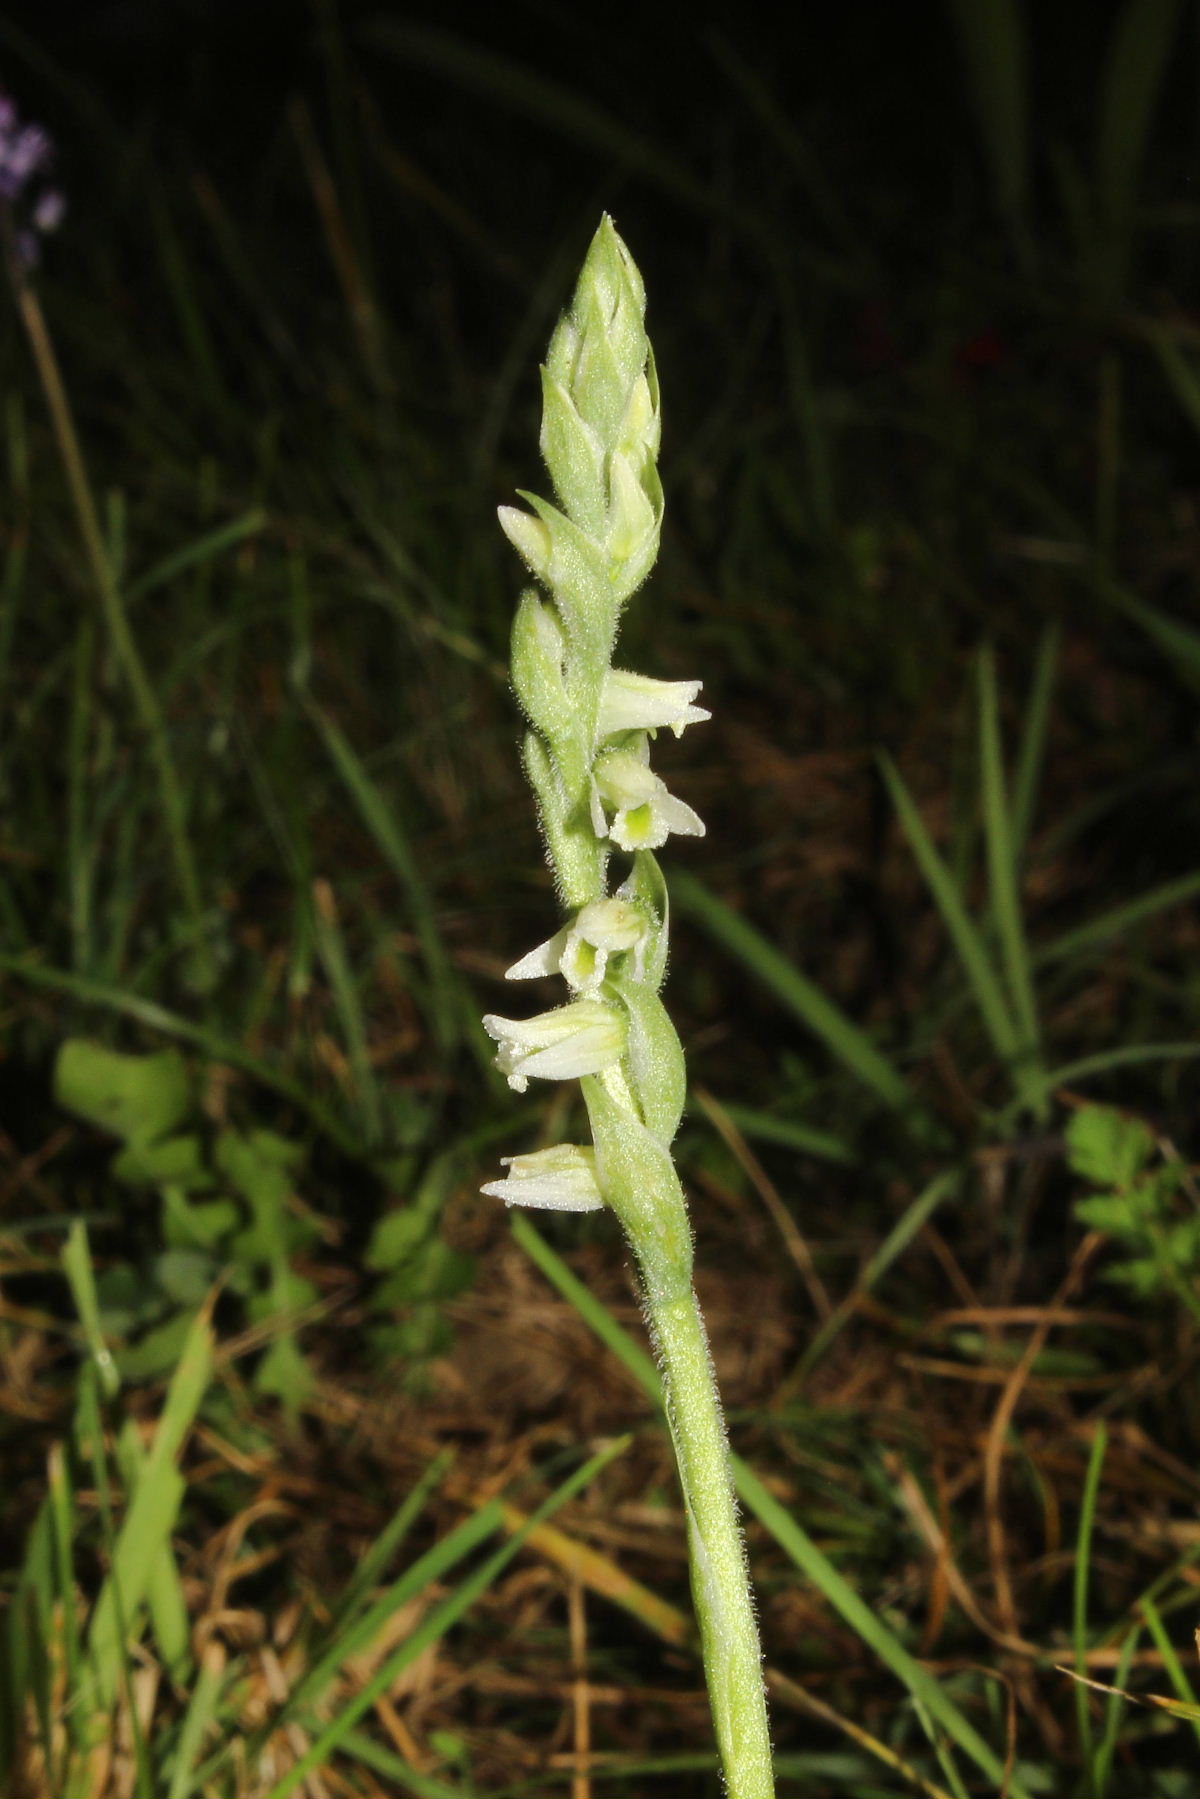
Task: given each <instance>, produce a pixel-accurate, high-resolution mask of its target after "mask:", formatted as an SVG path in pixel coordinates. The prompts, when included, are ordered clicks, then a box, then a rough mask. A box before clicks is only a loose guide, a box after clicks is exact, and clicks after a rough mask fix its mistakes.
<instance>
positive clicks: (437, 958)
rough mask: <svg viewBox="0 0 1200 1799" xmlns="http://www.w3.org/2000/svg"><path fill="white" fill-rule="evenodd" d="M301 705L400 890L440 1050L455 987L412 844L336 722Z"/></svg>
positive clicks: (450, 1035) (451, 1037)
mask: <svg viewBox="0 0 1200 1799" xmlns="http://www.w3.org/2000/svg"><path fill="white" fill-rule="evenodd" d="M305 710H306V711H307V713H308V716H309V718H310V719H311V720H312V722H313V724H314V726H315V727H316V729H317V731H318V732H319V734H320V736H321V739H322V741H323V742H324V744H325V747H326V749H327V750H328V752H329V756H330V760H331V761H332V762H333V765H334V767H335V768H336V769H337V772H338V774H339V775H340V776H341V778H342V781H343V783H344V785H345V788H346V791H347V793H348V794H349V795H350V798H351V799H352V800H353V801H354V804H355V805H356V806H357V808H358V812H359V816H360V818H361V819H362V821H363V823H364V824H365V825H366V827H367V829H368V831H369V832H370V833H371V836H372V838H373V839H374V841H375V845H376V848H377V849H378V850H379V851H380V852H381V854H382V855H383V858H384V860H385V861H386V862H387V864H388V867H389V868H390V869H391V871H392V873H393V874H394V875H395V877H396V879H397V880H398V881H399V883H400V886H401V888H402V889H403V892H404V895H405V898H406V899H407V901H408V905H409V910H410V913H411V916H412V924H413V930H414V931H415V932H416V936H417V941H418V943H419V944H420V946H421V954H422V956H423V957H424V961H425V969H426V973H427V974H428V976H429V984H430V987H431V989H432V1006H431V1008H430V1010H431V1012H432V1017H431V1018H430V1021H429V1022H430V1026H431V1029H432V1030H433V1033H434V1036H435V1037H436V1039H437V1041H438V1043H439V1044H440V1046H441V1047H442V1048H443V1049H449V1048H452V1047H453V1045H454V1043H455V1042H456V1041H457V1039H458V1021H459V1016H460V1011H461V1007H460V1004H459V993H458V987H457V984H456V982H455V979H454V974H453V971H452V969H451V967H450V963H449V961H448V960H447V957H446V952H445V949H444V947H443V945H442V939H441V934H440V932H439V931H438V927H437V914H436V911H435V908H434V904H433V900H432V897H431V895H430V892H429V888H428V886H427V884H426V881H425V879H424V876H423V875H422V873H421V869H420V865H419V863H418V860H417V856H416V854H415V852H414V850H413V847H412V844H411V843H410V841H409V839H408V837H407V836H406V834H405V832H404V829H403V827H402V825H401V824H400V821H399V819H398V818H397V817H396V814H395V811H394V810H393V808H392V807H390V806H389V805H388V804H387V802H386V801H385V800H384V797H383V795H382V794H381V793H380V791H379V789H378V787H377V786H376V785H375V783H374V781H372V779H371V777H370V775H369V774H368V773H367V771H366V769H365V768H364V767H363V764H362V762H361V760H360V759H359V757H358V756H357V755H356V754H355V752H354V750H353V749H352V747H351V745H350V744H349V742H348V741H347V739H346V737H345V736H344V735H343V733H342V732H341V730H340V729H339V728H338V726H337V725H336V724H335V723H334V721H333V720H332V719H331V718H329V717H328V716H327V714H326V713H324V712H322V711H321V709H320V707H318V706H316V705H314V704H313V702H312V701H306V702H305Z"/></svg>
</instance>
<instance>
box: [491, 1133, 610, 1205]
mask: <svg viewBox="0 0 1200 1799" xmlns="http://www.w3.org/2000/svg"><path fill="white" fill-rule="evenodd" d="M501 1160H502V1162H503V1165H504V1167H505V1168H507V1169H508V1173H507V1175H506V1176H505V1178H504V1179H503V1180H502V1181H489V1182H488V1183H487V1185H486V1186H485V1187H483V1188H482V1189H481V1191H482V1192H484V1193H487V1194H490V1195H491V1197H492V1198H494V1199H502V1200H503V1201H504V1203H505V1205H506V1206H537V1207H539V1208H541V1209H543V1210H545V1211H549V1212H598V1211H600V1210H601V1208H602V1207H603V1205H604V1195H603V1194H602V1193H601V1191H600V1188H599V1185H598V1184H597V1181H596V1155H595V1151H594V1150H591V1149H581V1148H580V1147H579V1145H578V1144H576V1143H560V1144H558V1145H557V1146H556V1147H555V1148H554V1149H538V1150H534V1151H533V1152H532V1154H530V1155H526V1156H504V1157H502V1158H501Z"/></svg>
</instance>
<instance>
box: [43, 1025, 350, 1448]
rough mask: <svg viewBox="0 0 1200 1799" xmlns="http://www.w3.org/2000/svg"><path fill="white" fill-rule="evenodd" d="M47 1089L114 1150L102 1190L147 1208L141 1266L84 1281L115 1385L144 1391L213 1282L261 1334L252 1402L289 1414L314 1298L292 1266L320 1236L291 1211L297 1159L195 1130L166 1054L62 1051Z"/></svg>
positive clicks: (285, 1146)
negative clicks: (151, 1195) (301, 1337)
mask: <svg viewBox="0 0 1200 1799" xmlns="http://www.w3.org/2000/svg"><path fill="white" fill-rule="evenodd" d="M54 1087H55V1097H56V1098H57V1100H58V1102H59V1104H60V1105H61V1106H63V1107H64V1109H65V1110H67V1111H69V1112H73V1113H74V1114H75V1115H76V1116H77V1117H80V1118H83V1119H85V1120H86V1121H87V1122H88V1123H89V1124H93V1125H96V1126H97V1127H99V1128H100V1129H102V1130H105V1131H107V1132H109V1133H110V1134H112V1135H113V1136H116V1137H119V1138H120V1139H121V1141H122V1144H123V1148H122V1149H121V1150H120V1152H119V1153H118V1154H117V1155H116V1156H115V1157H114V1158H113V1162H112V1168H111V1173H112V1178H113V1179H114V1180H115V1181H116V1182H117V1183H118V1184H119V1185H121V1186H124V1187H129V1188H133V1189H135V1190H136V1189H139V1188H151V1189H153V1190H154V1191H156V1192H157V1193H158V1195H159V1200H160V1207H161V1210H160V1231H161V1239H160V1240H161V1247H160V1248H159V1249H157V1250H156V1251H155V1252H153V1253H151V1254H149V1255H147V1256H146V1257H145V1260H144V1261H143V1262H142V1264H141V1266H138V1265H136V1264H134V1263H132V1262H118V1263H116V1264H114V1266H113V1267H112V1268H111V1269H107V1270H104V1271H103V1272H101V1274H100V1275H99V1276H98V1277H97V1282H96V1287H97V1294H98V1299H99V1306H100V1324H101V1328H102V1329H103V1331H104V1332H105V1333H106V1334H107V1335H110V1336H112V1337H114V1338H116V1339H118V1340H119V1344H120V1346H119V1347H118V1348H117V1350H116V1352H115V1357H114V1359H115V1362H116V1365H117V1367H118V1369H119V1370H120V1372H121V1373H122V1375H124V1376H125V1377H126V1378H127V1379H130V1380H144V1379H149V1378H153V1377H154V1376H155V1375H158V1374H162V1373H165V1372H166V1371H167V1370H168V1369H169V1368H171V1367H172V1366H173V1365H174V1362H175V1358H176V1357H177V1356H178V1354H179V1347H180V1343H181V1341H182V1340H183V1337H184V1335H185V1333H186V1331H187V1330H188V1329H189V1328H190V1324H191V1320H192V1319H193V1318H194V1317H196V1316H197V1315H198V1313H199V1310H200V1308H201V1306H202V1305H203V1303H204V1301H205V1299H206V1297H207V1296H208V1294H209V1293H210V1292H211V1291H212V1289H213V1288H214V1286H215V1285H216V1284H217V1283H218V1282H220V1283H222V1284H223V1285H226V1286H228V1288H229V1289H230V1291H232V1292H233V1293H235V1294H237V1295H238V1296H239V1297H240V1298H241V1299H242V1301H243V1302H244V1304H245V1308H246V1315H247V1317H248V1318H249V1320H250V1321H251V1322H252V1323H255V1324H262V1325H265V1326H267V1327H269V1335H270V1338H271V1341H270V1344H269V1347H268V1348H267V1350H266V1353H265V1354H264V1355H263V1356H262V1358H261V1359H260V1360H259V1362H258V1365H257V1367H256V1369H255V1373H254V1383H255V1386H256V1388H257V1390H258V1391H259V1392H262V1393H265V1394H272V1395H274V1396H276V1397H278V1398H279V1399H281V1400H282V1402H283V1404H284V1406H285V1407H286V1408H287V1409H288V1410H289V1411H291V1412H293V1413H294V1411H295V1408H296V1407H297V1405H298V1404H299V1402H300V1401H301V1399H303V1398H304V1396H305V1394H306V1393H307V1392H308V1391H309V1388H310V1385H311V1374H310V1372H309V1369H308V1366H307V1364H306V1362H305V1360H304V1357H303V1355H302V1353H301V1350H300V1348H299V1344H298V1341H297V1334H296V1324H295V1320H296V1318H297V1317H298V1315H299V1314H301V1313H302V1312H304V1311H305V1310H306V1308H309V1307H311V1306H312V1305H313V1304H314V1303H315V1301H316V1300H317V1297H318V1295H317V1289H316V1287H315V1286H314V1284H313V1283H312V1281H310V1280H308V1279H307V1278H306V1277H305V1276H303V1275H301V1274H299V1273H298V1272H297V1270H296V1268H295V1267H294V1266H293V1264H294V1262H295V1260H296V1258H297V1257H298V1256H300V1255H301V1254H302V1253H303V1252H304V1251H305V1250H307V1249H310V1248H311V1246H312V1245H313V1244H314V1243H315V1242H316V1241H317V1240H318V1239H319V1237H320V1225H319V1223H318V1222H317V1221H316V1220H315V1219H313V1218H312V1217H310V1216H308V1215H306V1214H305V1213H303V1212H302V1211H300V1210H299V1209H298V1207H297V1205H296V1203H295V1193H296V1182H297V1178H298V1176H299V1174H300V1171H301V1168H302V1164H303V1160H304V1154H303V1151H302V1149H301V1148H300V1147H299V1146H298V1145H296V1144H293V1143H289V1142H287V1140H286V1139H284V1138H282V1137H280V1136H278V1135H277V1134H276V1133H274V1132H272V1131H266V1130H250V1131H240V1130H237V1129H235V1128H233V1127H232V1126H225V1127H223V1128H214V1127H212V1126H209V1125H207V1124H206V1123H205V1122H204V1121H203V1120H202V1119H201V1117H200V1115H199V1110H198V1107H197V1103H196V1096H195V1091H194V1086H193V1082H192V1080H191V1077H190V1075H189V1072H188V1069H187V1066H186V1064H185V1062H184V1059H183V1057H182V1056H181V1055H180V1054H179V1053H178V1051H176V1050H164V1051H162V1052H161V1053H159V1054H157V1055H146V1056H130V1055H122V1054H120V1053H118V1052H117V1051H115V1050H110V1049H106V1048H105V1047H104V1046H103V1045H101V1044H96V1043H89V1042H87V1041H85V1040H83V1039H72V1040H71V1041H69V1042H67V1043H65V1044H64V1045H63V1047H62V1049H61V1051H60V1052H59V1056H58V1060H57V1064H56V1067H55V1082H54Z"/></svg>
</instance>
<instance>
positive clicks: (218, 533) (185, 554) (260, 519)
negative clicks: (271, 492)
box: [125, 507, 267, 600]
mask: <svg viewBox="0 0 1200 1799" xmlns="http://www.w3.org/2000/svg"><path fill="white" fill-rule="evenodd" d="M266 522H267V515H266V513H265V512H262V511H260V510H259V509H258V508H257V507H255V508H252V509H251V511H249V512H244V513H243V514H242V516H241V518H235V519H232V520H231V521H230V522H229V523H228V524H225V525H218V526H217V528H216V529H215V530H213V531H206V532H205V533H204V535H203V537H197V538H196V540H195V541H194V542H193V543H187V544H184V545H183V546H182V547H181V548H180V549H178V550H172V551H171V554H170V555H169V556H164V557H163V559H162V561H161V562H156V563H155V564H154V566H153V567H152V568H148V569H147V570H146V572H145V574H144V575H139V576H138V578H137V580H136V581H131V582H130V583H129V585H128V586H127V587H126V589H125V598H126V599H127V600H137V599H141V598H142V597H143V595H145V594H148V593H153V592H154V590H155V588H156V587H165V586H166V585H167V583H168V582H169V581H173V580H174V579H175V577H176V575H182V574H184V573H185V572H186V571H187V570H188V569H189V568H195V567H196V566H197V565H198V564H200V563H204V562H211V561H213V559H214V558H215V557H217V556H220V555H221V554H222V553H223V552H224V551H225V550H232V549H235V548H236V547H237V545H238V544H240V543H245V541H246V539H247V538H248V537H257V535H258V533H259V532H260V531H261V530H262V529H263V527H264V526H265V524H266Z"/></svg>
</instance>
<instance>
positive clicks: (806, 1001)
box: [671, 874, 922, 1118]
mask: <svg viewBox="0 0 1200 1799" xmlns="http://www.w3.org/2000/svg"><path fill="white" fill-rule="evenodd" d="M671 898H672V900H673V901H674V902H675V903H676V904H677V906H678V909H679V910H680V911H681V912H682V913H684V915H685V916H686V917H688V918H691V919H693V920H694V921H695V922H696V923H697V924H700V925H703V927H704V929H705V930H706V931H707V932H708V934H709V936H710V937H712V938H713V939H714V940H715V941H716V942H717V943H718V944H720V946H721V948H722V949H724V950H727V951H728V953H729V954H730V955H731V956H733V957H735V958H736V960H737V961H739V962H740V963H741V964H742V966H743V967H744V968H747V969H749V971H750V973H751V974H752V975H754V976H755V977H756V979H757V980H759V981H761V983H762V985H763V986H764V987H766V989H767V990H768V992H769V993H771V994H773V995H774V997H775V998H776V999H777V1000H778V1001H779V1003H780V1004H781V1005H783V1006H785V1007H786V1008H787V1010H788V1011H789V1012H791V1013H792V1015H793V1017H795V1018H798V1019H799V1020H800V1022H801V1024H802V1025H804V1027H805V1028H806V1029H807V1030H809V1031H811V1032H812V1033H813V1035H814V1036H816V1037H818V1038H820V1040H821V1042H822V1043H824V1044H825V1046H826V1048H827V1049H828V1050H829V1051H830V1052H831V1054H832V1055H834V1056H835V1057H836V1058H837V1060H838V1061H839V1062H842V1063H844V1065H845V1066H846V1067H847V1068H849V1070H850V1072H851V1073H852V1074H853V1075H855V1076H856V1077H857V1078H858V1079H859V1080H860V1081H861V1082H862V1083H863V1085H864V1086H865V1087H869V1088H870V1090H871V1091H872V1092H873V1093H875V1094H876V1095H877V1096H878V1097H879V1098H880V1099H881V1100H883V1102H884V1104H885V1105H887V1106H889V1107H890V1108H891V1109H892V1110H893V1111H894V1112H898V1113H900V1114H901V1116H903V1117H908V1118H913V1117H917V1116H920V1115H921V1111H922V1108H921V1103H920V1101H919V1100H918V1099H917V1096H916V1094H915V1093H914V1092H913V1090H912V1088H911V1087H910V1086H909V1084H908V1082H907V1081H906V1080H905V1079H904V1077H903V1075H901V1074H900V1073H899V1072H898V1070H897V1069H896V1068H895V1067H893V1065H892V1063H891V1062H889V1061H888V1059H887V1057H886V1056H885V1055H883V1054H882V1052H881V1051H880V1050H878V1049H876V1047H875V1045H874V1044H873V1043H872V1042H871V1039H870V1038H869V1037H868V1036H867V1034H866V1032H865V1031H862V1030H860V1029H859V1027H858V1026H857V1025H856V1024H855V1023H854V1022H853V1021H852V1020H851V1019H849V1018H847V1016H846V1014H845V1013H844V1012H843V1011H842V1010H841V1008H840V1007H839V1006H837V1005H835V1004H834V1002H833V1001H832V1000H831V999H828V998H827V997H826V995H825V994H824V993H822V991H821V989H820V988H819V987H818V986H817V985H816V984H815V983H814V982H813V981H810V980H809V979H808V978H807V976H806V975H803V974H801V973H800V971H799V969H797V968H795V967H794V966H793V964H792V963H791V962H789V961H788V959H787V957H786V956H784V955H782V954H781V953H780V951H779V950H777V949H776V948H775V946H774V944H772V943H769V942H768V941H767V939H766V938H765V937H764V936H762V934H761V933H760V932H759V931H758V930H756V929H755V927H754V926H753V925H752V924H748V923H747V922H746V920H745V919H744V918H739V917H738V915H737V913H736V912H733V911H731V910H730V908H729V907H728V906H727V905H725V904H724V902H723V901H721V900H719V899H717V898H716V896H715V895H714V894H712V893H710V892H709V891H708V889H707V887H705V886H703V885H702V883H701V882H699V881H697V880H696V879H694V877H693V876H691V875H684V874H676V875H675V876H674V877H673V878H672V881H671Z"/></svg>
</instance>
